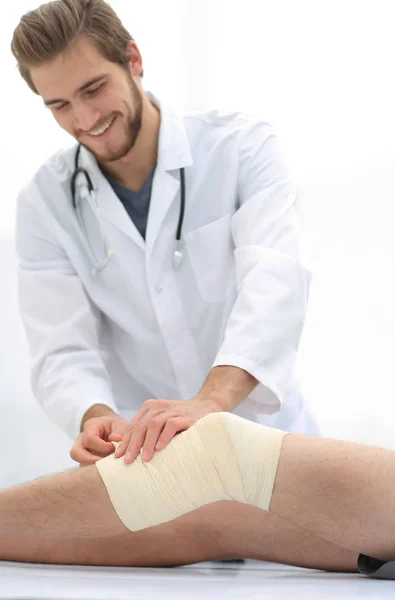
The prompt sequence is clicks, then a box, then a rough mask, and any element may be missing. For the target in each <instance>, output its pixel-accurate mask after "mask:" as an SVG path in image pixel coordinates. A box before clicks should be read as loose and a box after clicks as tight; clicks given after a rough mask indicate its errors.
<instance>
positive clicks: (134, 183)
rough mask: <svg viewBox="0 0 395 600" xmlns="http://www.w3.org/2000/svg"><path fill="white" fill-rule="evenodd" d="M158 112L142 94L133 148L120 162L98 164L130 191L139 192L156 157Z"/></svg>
mask: <svg viewBox="0 0 395 600" xmlns="http://www.w3.org/2000/svg"><path fill="white" fill-rule="evenodd" d="M160 118H161V117H160V111H159V110H158V108H157V107H156V106H155V105H154V104H152V103H151V101H150V100H149V98H148V96H147V95H146V94H145V93H143V112H142V122H141V129H140V132H139V135H138V137H137V140H136V143H135V145H134V146H133V148H132V149H131V150H130V151H129V152H128V154H127V155H126V156H124V157H123V158H121V159H120V160H117V161H113V162H110V163H105V164H100V167H101V168H102V169H103V170H104V171H105V172H106V173H108V175H110V177H112V178H113V179H115V180H116V181H118V182H119V183H121V184H122V185H124V186H126V187H128V188H130V189H131V190H136V191H137V190H139V189H140V188H141V186H142V185H143V184H144V182H145V181H146V180H147V177H148V175H149V174H150V173H151V171H152V169H153V168H154V166H155V163H156V161H157V157H158V140H159V128H160Z"/></svg>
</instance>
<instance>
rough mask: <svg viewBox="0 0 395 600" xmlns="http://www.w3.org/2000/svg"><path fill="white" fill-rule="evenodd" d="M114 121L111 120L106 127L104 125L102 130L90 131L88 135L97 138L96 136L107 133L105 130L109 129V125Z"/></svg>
mask: <svg viewBox="0 0 395 600" xmlns="http://www.w3.org/2000/svg"><path fill="white" fill-rule="evenodd" d="M113 120H114V119H111V121H110V122H109V123H107V125H105V126H104V127H103V128H102V129H97V130H96V131H92V132H91V133H90V134H89V135H94V136H98V135H103V133H104V132H105V131H107V129H108V128H109V127H110V125H112V122H113Z"/></svg>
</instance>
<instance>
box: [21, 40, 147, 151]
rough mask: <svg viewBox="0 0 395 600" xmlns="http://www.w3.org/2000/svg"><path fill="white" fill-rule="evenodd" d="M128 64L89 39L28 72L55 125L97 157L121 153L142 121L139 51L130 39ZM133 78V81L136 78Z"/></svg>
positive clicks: (132, 144) (135, 133) (130, 145)
mask: <svg viewBox="0 0 395 600" xmlns="http://www.w3.org/2000/svg"><path fill="white" fill-rule="evenodd" d="M130 56H131V60H130V62H129V66H128V69H125V68H124V67H122V66H121V65H119V64H115V63H112V62H110V61H109V60H107V59H106V58H105V57H103V56H102V55H101V54H100V52H99V50H97V48H96V47H95V46H94V45H93V43H92V42H91V41H90V40H87V39H81V40H79V41H78V42H75V43H74V44H73V46H71V47H70V49H68V50H67V51H66V52H64V53H63V54H61V55H59V56H58V57H56V58H55V59H54V60H53V61H51V62H50V63H46V64H43V65H40V66H39V67H34V68H32V69H31V70H30V75H31V78H32V80H33V83H34V85H35V86H36V88H37V90H38V92H39V94H40V95H41V96H42V98H43V100H44V103H45V104H46V106H48V108H49V110H51V112H52V114H53V116H54V117H55V119H56V121H57V122H58V123H59V125H60V126H61V127H62V129H64V130H65V131H67V133H69V134H70V135H72V136H73V137H74V138H75V139H76V140H77V141H78V142H80V143H81V144H82V145H83V146H85V147H86V148H87V149H88V150H89V151H90V152H92V153H93V154H94V155H95V156H96V158H97V159H98V160H99V161H100V162H111V161H115V160H120V159H122V158H124V157H125V156H126V155H127V154H128V152H129V151H130V150H131V149H132V148H133V146H134V144H135V142H136V139H137V136H138V134H139V131H140V129H141V124H142V112H143V92H142V89H141V87H140V85H139V84H138V83H137V82H136V80H137V79H138V75H139V74H140V73H141V68H142V67H141V56H140V54H139V52H138V49H137V47H136V46H135V44H134V42H131V44H130ZM135 79H136V80H135Z"/></svg>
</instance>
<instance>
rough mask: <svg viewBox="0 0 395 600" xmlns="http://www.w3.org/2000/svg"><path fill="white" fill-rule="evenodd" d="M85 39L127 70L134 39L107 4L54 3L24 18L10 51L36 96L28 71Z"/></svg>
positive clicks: (93, 0) (94, 0) (92, 0)
mask: <svg viewBox="0 0 395 600" xmlns="http://www.w3.org/2000/svg"><path fill="white" fill-rule="evenodd" d="M82 37H85V38H88V39H90V40H91V41H92V42H93V43H94V44H95V46H96V48H97V49H98V50H99V52H100V53H101V54H102V55H103V56H104V57H105V58H107V59H108V60H109V61H111V62H114V63H118V64H120V65H122V66H125V67H126V66H127V64H128V62H129V57H128V54H127V45H128V42H129V41H130V40H133V38H132V36H131V35H130V33H129V32H128V31H127V30H126V29H125V27H124V26H123V24H122V22H121V20H120V18H119V17H118V15H117V14H116V13H115V11H114V10H113V9H112V8H111V6H110V5H109V4H108V3H107V2H105V1H104V0H53V1H52V2H48V3H46V4H42V5H41V6H39V7H38V8H37V9H36V10H32V11H29V12H28V13H26V14H25V15H23V17H22V18H21V20H20V22H19V24H18V26H17V27H16V29H15V31H14V35H13V38H12V42H11V51H12V53H13V55H14V57H15V58H16V60H17V66H18V69H19V72H20V74H21V75H22V77H23V79H24V80H25V81H26V83H27V84H28V86H29V87H30V89H31V90H33V92H34V93H35V94H38V91H37V89H36V87H35V85H34V83H33V81H32V79H31V77H30V72H29V68H30V67H36V66H38V65H40V64H41V63H45V62H48V61H51V60H52V59H54V58H55V57H56V56H57V55H58V54H60V53H61V52H64V51H65V50H66V49H67V48H68V46H69V45H70V44H71V43H72V42H74V41H75V40H77V39H79V38H82ZM141 76H143V73H141Z"/></svg>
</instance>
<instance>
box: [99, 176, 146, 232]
mask: <svg viewBox="0 0 395 600" xmlns="http://www.w3.org/2000/svg"><path fill="white" fill-rule="evenodd" d="M155 169H156V165H155V166H154V168H153V169H152V171H151V173H150V174H149V176H148V178H147V180H146V182H145V183H144V185H143V186H142V187H141V188H140V189H139V191H138V192H133V191H132V190H130V189H129V188H127V187H125V186H124V185H122V184H121V183H118V182H117V181H115V180H114V179H111V177H109V176H108V175H105V176H106V177H107V179H108V181H109V183H110V185H111V187H112V189H113V190H114V192H115V193H116V195H117V196H118V198H119V199H120V201H121V202H122V204H123V205H124V207H125V209H126V211H127V213H128V215H129V217H130V218H131V219H132V221H133V223H134V224H135V226H136V227H137V229H138V231H139V232H140V234H141V236H142V238H143V239H145V232H146V229H147V221H148V211H149V205H150V199H151V190H152V181H153V179H154V174H155Z"/></svg>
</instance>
